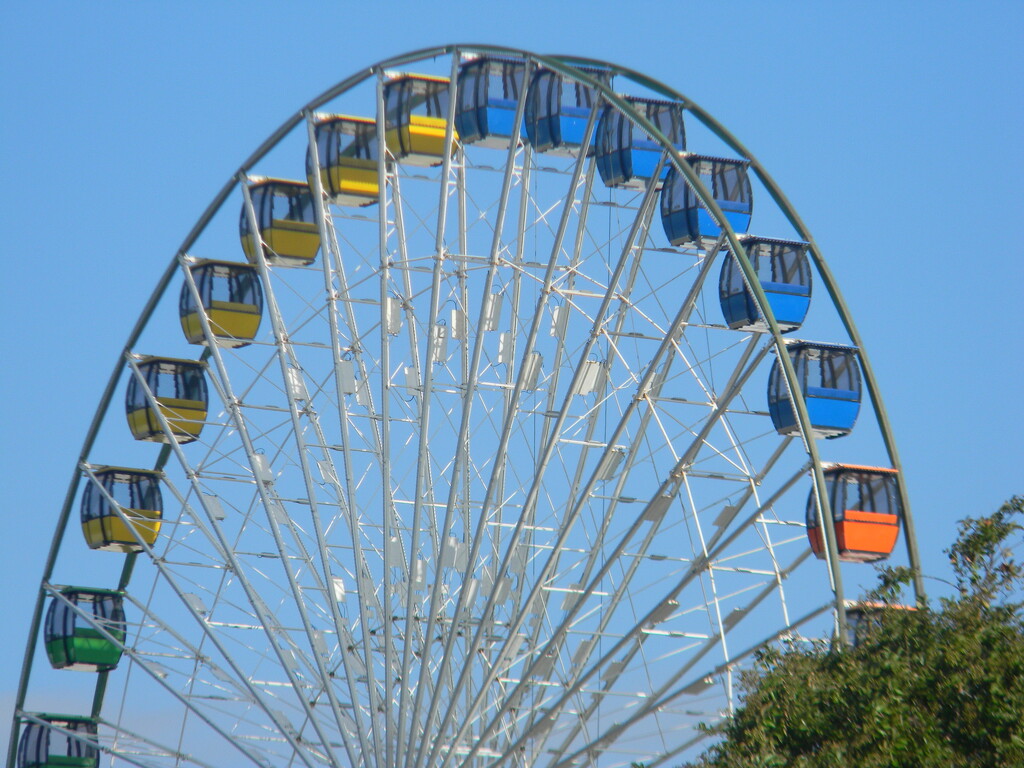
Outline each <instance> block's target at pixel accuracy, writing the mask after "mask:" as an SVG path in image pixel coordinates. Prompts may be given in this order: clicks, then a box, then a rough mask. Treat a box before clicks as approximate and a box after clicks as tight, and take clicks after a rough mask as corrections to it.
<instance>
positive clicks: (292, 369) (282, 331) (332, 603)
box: [211, 186, 372, 762]
mask: <svg viewBox="0 0 1024 768" xmlns="http://www.w3.org/2000/svg"><path fill="white" fill-rule="evenodd" d="M243 191H244V194H245V195H248V190H247V188H245V187H244V186H243ZM249 206H250V208H251V201H250V203H249ZM249 213H250V215H251V216H252V217H253V227H254V231H255V214H254V213H252V212H251V210H250V212H249ZM257 266H258V269H259V272H260V275H261V278H262V281H263V285H264V293H265V295H266V298H267V307H268V312H269V315H270V318H271V325H272V328H273V332H274V337H275V339H276V341H277V347H278V349H277V356H278V359H279V364H280V371H281V378H282V381H283V382H284V391H285V395H286V397H287V400H288V409H289V412H290V415H291V432H292V436H293V439H294V442H295V455H296V456H297V458H298V462H299V465H300V468H301V472H302V477H303V484H304V486H305V489H306V494H307V504H308V507H309V512H310V515H311V517H312V521H313V527H314V540H315V545H316V548H317V550H318V555H319V560H320V568H318V567H317V565H316V563H314V562H313V560H312V558H311V557H310V555H309V552H308V550H307V549H306V547H305V545H304V544H303V543H302V540H301V537H300V536H299V534H298V533H297V531H296V529H295V526H294V524H293V522H292V518H291V517H290V516H287V515H283V514H280V512H279V511H280V510H283V505H282V504H281V501H280V499H278V498H274V495H275V491H274V484H273V482H272V481H270V480H268V479H265V478H264V477H261V468H260V466H259V465H258V463H257V459H256V453H255V449H254V447H253V444H252V442H251V439H250V438H249V435H248V432H247V428H246V424H245V421H244V420H243V419H241V417H240V414H238V412H237V410H234V411H233V415H234V417H235V422H236V428H237V429H238V431H239V434H240V435H241V438H242V440H243V443H244V445H245V449H246V453H247V454H248V455H249V457H250V462H251V465H252V471H253V475H254V477H256V481H257V487H258V489H259V492H260V495H261V497H262V501H263V504H264V507H265V509H266V511H267V519H268V524H269V527H270V530H271V532H272V535H273V537H274V541H275V544H276V546H277V548H278V551H279V553H280V555H281V562H282V565H283V567H284V569H285V575H286V577H287V580H288V583H289V585H290V588H291V591H292V594H293V596H294V600H295V604H296V608H297V609H298V614H299V618H300V620H301V622H302V625H303V627H304V631H305V635H306V638H307V642H308V644H309V647H310V654H311V656H312V659H313V662H314V665H315V668H316V670H317V673H318V675H319V677H320V679H321V680H324V681H329V680H330V679H331V677H332V675H331V673H330V671H329V670H328V668H327V661H326V656H327V654H326V652H325V649H324V648H323V641H322V635H319V634H318V632H319V631H320V630H317V629H315V628H314V626H313V623H312V621H311V618H310V615H309V613H308V610H307V602H308V598H307V597H305V595H311V594H317V593H318V594H319V595H321V598H320V599H321V601H322V603H321V605H325V606H326V610H324V609H321V612H322V613H323V614H327V615H329V616H330V617H331V625H332V626H333V628H334V631H335V633H336V634H337V636H338V637H341V636H342V624H343V621H342V617H341V615H340V612H339V610H338V606H337V602H336V600H334V599H333V597H334V594H333V593H334V587H333V577H332V575H331V569H330V563H329V558H328V555H327V552H326V545H325V539H324V532H323V526H322V523H321V520H320V513H319V508H318V503H317V496H318V493H317V486H316V484H315V483H314V481H313V477H312V472H311V467H310V464H309V456H310V449H309V447H308V446H307V445H306V444H305V440H304V438H303V432H304V430H303V428H302V425H301V423H300V406H299V404H298V400H299V398H300V397H301V398H302V399H303V401H304V405H303V406H302V407H301V412H302V414H303V416H304V417H305V419H306V420H307V421H308V422H309V423H310V424H311V426H312V428H313V431H314V434H315V435H316V438H317V443H318V444H319V445H320V446H321V448H320V458H319V461H320V462H326V463H328V464H329V465H331V459H330V456H329V454H328V453H327V450H326V447H325V446H326V443H327V440H326V436H325V435H324V433H323V430H322V429H321V428H320V423H319V417H318V416H317V413H316V410H315V406H314V399H313V398H312V397H311V396H310V394H309V390H308V387H307V385H306V383H305V381H304V377H303V369H302V366H301V364H300V363H299V361H298V359H297V358H296V356H295V351H294V348H293V347H292V346H291V345H290V343H289V342H288V338H289V336H288V331H287V329H286V328H285V323H284V319H283V317H282V315H281V313H280V310H279V308H278V304H277V299H276V295H275V290H274V286H273V283H272V281H271V279H270V274H269V272H268V270H267V265H266V261H265V259H264V257H263V253H262V252H261V251H258V252H257ZM211 349H212V353H213V356H214V358H215V360H216V361H217V364H218V370H219V372H220V373H221V376H222V378H223V379H224V383H225V386H230V385H229V382H228V380H227V374H226V369H225V368H224V366H223V361H222V360H221V359H220V353H219V350H217V348H216V345H211ZM225 402H228V403H232V402H234V397H233V395H232V393H231V392H230V390H229V391H227V392H225ZM331 466H332V468H333V465H331ZM339 501H340V500H339ZM282 525H283V526H284V527H285V528H286V529H288V530H290V531H291V532H292V535H293V539H294V541H295V543H296V549H297V552H298V554H299V556H300V562H301V563H303V564H304V565H305V568H303V572H304V573H307V574H309V575H311V576H313V578H314V583H313V584H312V585H310V587H308V588H306V589H305V590H304V589H303V588H302V587H300V585H299V583H298V581H297V578H296V572H295V570H294V569H293V568H292V566H291V560H290V558H289V557H288V554H287V551H286V547H285V542H284V540H283V538H282V535H281V531H280V526H282ZM321 569H322V572H323V574H324V575H323V577H322V578H321V577H320V576H319V574H320V572H321ZM342 664H343V665H344V666H345V667H346V672H347V658H346V656H345V655H344V654H343V655H342ZM346 676H348V675H346ZM349 679H350V680H351V677H349ZM350 691H352V692H353V693H354V688H351V683H350ZM325 693H326V695H327V698H328V702H329V705H330V709H331V711H332V713H333V715H334V719H335V723H336V726H337V730H338V732H339V733H341V734H342V742H343V744H344V746H345V749H346V752H347V753H348V757H349V760H350V761H351V762H355V751H354V748H353V745H352V743H351V734H350V733H349V730H348V728H347V724H346V718H345V716H344V715H343V714H342V712H341V704H340V702H339V701H338V699H337V696H336V694H335V691H334V686H333V685H330V684H327V685H325ZM357 700H358V699H356V698H353V704H355V702H356V701H357ZM371 707H372V701H371ZM358 730H359V734H360V735H361V733H362V730H361V729H358ZM362 746H363V749H364V750H365V747H366V744H365V742H364V743H363V745H362Z"/></svg>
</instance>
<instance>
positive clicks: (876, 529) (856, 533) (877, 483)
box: [807, 464, 901, 563]
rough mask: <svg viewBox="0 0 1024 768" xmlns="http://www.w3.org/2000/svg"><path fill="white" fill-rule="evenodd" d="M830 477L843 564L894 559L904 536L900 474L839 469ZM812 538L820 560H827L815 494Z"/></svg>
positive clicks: (809, 522) (809, 535) (829, 471)
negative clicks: (898, 542)
mask: <svg viewBox="0 0 1024 768" xmlns="http://www.w3.org/2000/svg"><path fill="white" fill-rule="evenodd" d="M824 475H825V485H826V487H827V489H828V497H829V503H830V504H831V506H832V519H833V521H834V522H835V529H836V546H837V548H838V549H839V559H840V560H842V561H844V562H854V563H866V562H873V561H875V560H884V559H885V558H887V557H888V556H889V555H890V554H892V550H893V548H894V547H895V546H896V539H897V538H898V537H899V533H900V516H901V509H900V501H899V494H898V493H897V490H898V489H897V486H896V483H897V482H898V480H899V473H898V472H897V471H896V470H895V469H886V468H883V467H861V466H856V465H852V464H833V465H831V466H829V467H827V468H826V469H824ZM807 538H808V539H809V540H810V542H811V549H812V550H813V552H814V554H815V555H816V556H817V557H818V558H819V559H824V557H825V543H824V537H823V536H822V531H821V527H820V525H819V521H818V505H817V501H816V499H815V495H814V492H813V491H811V494H810V496H809V497H808V498H807Z"/></svg>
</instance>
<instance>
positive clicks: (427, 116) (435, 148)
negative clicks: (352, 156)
mask: <svg viewBox="0 0 1024 768" xmlns="http://www.w3.org/2000/svg"><path fill="white" fill-rule="evenodd" d="M448 90H449V80H448V78H447V77H429V76H426V75H401V76H399V77H396V78H394V79H392V80H389V81H388V82H387V83H385V84H384V113H385V128H386V130H387V133H386V141H387V145H388V151H389V152H390V153H391V154H392V155H393V156H394V157H395V159H396V160H398V161H399V162H401V163H408V164H409V165H439V164H440V163H441V162H442V161H443V160H444V137H445V132H446V130H447V126H448ZM452 135H453V142H452V149H453V151H454V147H455V143H454V142H455V141H456V140H458V134H457V133H456V131H455V130H454V128H453V129H452Z"/></svg>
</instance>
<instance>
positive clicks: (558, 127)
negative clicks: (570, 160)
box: [525, 67, 610, 157]
mask: <svg viewBox="0 0 1024 768" xmlns="http://www.w3.org/2000/svg"><path fill="white" fill-rule="evenodd" d="M578 69H579V70H580V71H581V72H584V73H586V74H588V75H590V76H592V77H594V78H597V79H598V80H601V81H603V82H609V80H610V73H608V72H607V71H605V70H600V69H590V68H587V67H578ZM598 97H599V94H598V92H597V89H596V88H594V87H592V86H590V85H587V84H586V83H582V82H579V81H577V80H574V79H573V78H571V77H569V76H568V75H562V74H559V73H558V72H554V71H553V70H550V69H538V70H537V71H536V72H535V73H534V75H533V78H532V79H531V80H530V89H529V91H527V94H526V117H525V122H526V138H527V141H529V142H530V144H531V146H533V148H534V150H536V151H537V152H550V153H552V154H555V155H564V156H566V157H575V156H576V153H577V152H578V151H579V148H580V145H581V144H582V143H583V138H584V134H585V133H586V130H587V123H588V122H589V120H590V113H591V112H592V111H593V110H594V108H595V106H596V105H597V101H598ZM595 128H596V126H595ZM596 139H597V131H596V130H595V131H594V133H593V136H592V137H591V142H590V146H589V147H588V149H587V154H588V155H589V154H591V153H592V152H593V151H594V144H595V142H596Z"/></svg>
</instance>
